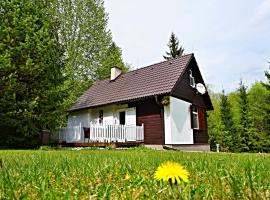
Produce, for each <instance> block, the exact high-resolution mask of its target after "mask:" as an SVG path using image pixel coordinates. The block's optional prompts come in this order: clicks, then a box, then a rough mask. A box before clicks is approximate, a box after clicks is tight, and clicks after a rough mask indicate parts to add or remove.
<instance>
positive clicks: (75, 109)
mask: <svg viewBox="0 0 270 200" xmlns="http://www.w3.org/2000/svg"><path fill="white" fill-rule="evenodd" d="M163 95H170V92H164V93H157V94H152V95H149V96H142V97H137V98H132V99H126V100H119V101H114V102H108V103H104V104H97V105H89V106H84V107H82V108H74V109H69V110H68V111H67V112H68V113H72V112H77V111H81V110H85V109H94V108H99V107H103V106H109V105H113V104H126V103H131V102H136V101H140V100H144V99H149V98H153V97H155V96H163Z"/></svg>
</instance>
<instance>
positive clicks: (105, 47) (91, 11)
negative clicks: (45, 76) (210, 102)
mask: <svg viewBox="0 0 270 200" xmlns="http://www.w3.org/2000/svg"><path fill="white" fill-rule="evenodd" d="M52 8H53V9H51V10H52V15H53V16H54V17H55V18H56V19H57V21H58V23H59V26H58V29H57V33H58V40H59V43H60V44H61V45H63V46H64V54H65V59H66V64H65V71H64V74H65V75H66V78H65V82H64V84H63V86H62V88H63V89H65V90H66V91H67V93H66V97H65V98H64V103H63V106H62V109H61V112H62V115H60V117H61V122H62V124H61V125H65V123H66V111H67V110H68V109H69V108H70V107H71V106H72V105H73V104H74V102H75V101H76V100H77V99H78V97H79V96H80V95H82V93H83V92H85V91H86V89H88V88H89V87H90V86H91V84H93V82H94V81H96V80H98V79H104V78H107V77H109V75H110V68H111V67H112V66H114V65H119V67H120V68H121V69H123V71H127V68H126V67H125V66H124V64H123V61H122V58H121V57H122V53H121V49H120V48H119V47H118V46H117V45H116V44H115V43H114V42H113V40H112V36H111V32H110V30H109V29H108V28H107V23H108V15H107V13H106V12H105V8H104V2H103V0H54V3H53V4H52ZM110 65H111V66H110ZM59 125H60V124H59Z"/></svg>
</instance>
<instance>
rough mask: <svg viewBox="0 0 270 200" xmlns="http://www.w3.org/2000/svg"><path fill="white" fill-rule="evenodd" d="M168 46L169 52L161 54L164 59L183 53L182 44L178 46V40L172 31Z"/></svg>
mask: <svg viewBox="0 0 270 200" xmlns="http://www.w3.org/2000/svg"><path fill="white" fill-rule="evenodd" d="M168 47H169V52H166V56H163V58H164V59H166V60H170V59H172V58H177V57H179V56H182V55H183V53H184V48H183V47H182V46H180V47H179V40H178V38H177V37H176V35H175V34H174V33H172V34H171V37H170V40H169V43H168Z"/></svg>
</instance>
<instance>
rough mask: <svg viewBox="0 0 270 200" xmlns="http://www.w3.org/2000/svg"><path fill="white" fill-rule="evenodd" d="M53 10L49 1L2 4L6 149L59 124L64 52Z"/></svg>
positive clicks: (1, 101)
mask: <svg viewBox="0 0 270 200" xmlns="http://www.w3.org/2000/svg"><path fill="white" fill-rule="evenodd" d="M49 5H50V1H45V0H44V1H37V0H32V1H28V0H14V1H1V2H0V8H1V10H0V18H1V19H2V22H1V24H0V130H1V134H2V136H5V137H4V138H3V137H1V139H4V140H5V141H4V142H5V143H8V142H9V140H13V139H14V138H13V139H12V136H16V135H19V136H22V135H25V136H26V137H31V136H33V135H35V134H37V133H38V132H39V131H40V130H41V129H43V128H49V127H51V128H53V127H55V126H56V125H57V122H58V115H59V112H58V107H59V106H60V105H61V103H62V99H63V96H64V93H63V91H62V89H61V84H62V83H63V80H64V77H63V74H62V71H63V66H64V65H63V64H64V63H63V59H62V54H63V49H62V46H61V45H59V43H57V35H56V32H55V29H56V27H57V26H56V25H57V24H56V22H55V21H54V20H53V19H52V17H51V16H50V15H49V13H48V7H49ZM8 136H10V137H9V138H7V137H8ZM28 139H29V138H28ZM20 142H21V144H23V143H24V142H25V141H23V140H22V141H20Z"/></svg>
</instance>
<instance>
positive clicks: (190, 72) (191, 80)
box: [189, 70, 196, 88]
mask: <svg viewBox="0 0 270 200" xmlns="http://www.w3.org/2000/svg"><path fill="white" fill-rule="evenodd" d="M189 84H190V86H191V87H193V88H195V85H196V84H195V78H194V77H193V76H192V71H191V70H189Z"/></svg>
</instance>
